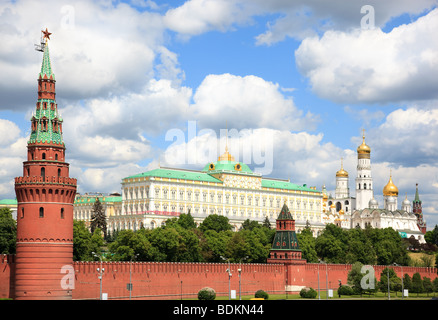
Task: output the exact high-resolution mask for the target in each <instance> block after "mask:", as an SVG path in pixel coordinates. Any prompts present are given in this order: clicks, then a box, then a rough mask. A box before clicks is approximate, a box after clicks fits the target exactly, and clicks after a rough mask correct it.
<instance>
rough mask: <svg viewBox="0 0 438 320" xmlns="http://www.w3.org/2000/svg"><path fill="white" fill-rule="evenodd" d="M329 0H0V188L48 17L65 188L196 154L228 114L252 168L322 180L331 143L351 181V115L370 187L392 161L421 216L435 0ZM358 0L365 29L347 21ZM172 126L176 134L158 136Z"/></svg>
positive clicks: (427, 171) (185, 163) (435, 203)
mask: <svg viewBox="0 0 438 320" xmlns="http://www.w3.org/2000/svg"><path fill="white" fill-rule="evenodd" d="M330 3H331V5H330V6H329V5H327V2H326V1H323V0H312V1H302V0H296V1H286V0H276V1H269V2H266V1H249V0H239V1H226V0H223V1H218V0H189V1H156V2H154V1H141V0H136V1H123V2H118V1H74V2H71V1H44V2H43V1H26V0H23V1H12V2H8V1H4V2H2V3H1V4H0V18H1V21H2V23H1V24H0V38H1V39H2V43H3V45H2V47H1V48H0V69H1V70H2V73H3V75H4V76H3V77H2V79H1V80H0V95H1V96H2V98H3V99H2V102H0V137H1V138H0V151H1V155H0V163H1V164H2V169H1V170H0V198H13V197H14V196H15V195H14V188H13V178H14V177H15V176H19V175H21V171H22V161H24V160H25V155H26V141H27V137H28V135H29V127H30V123H29V121H28V119H29V118H30V115H31V113H32V111H33V108H34V106H35V101H36V75H37V73H38V72H39V68H40V65H41V58H42V57H41V54H40V53H39V52H36V51H34V49H33V44H34V43H37V42H38V41H39V37H40V30H41V29H43V28H46V27H47V28H48V29H49V31H51V32H53V35H52V37H51V41H50V42H49V46H50V53H51V60H52V65H53V68H54V72H55V74H56V78H57V102H58V107H59V109H60V111H61V113H62V115H63V118H64V121H65V122H64V140H65V142H66V146H67V161H69V162H70V164H71V173H70V175H71V176H73V177H76V178H77V179H78V183H79V192H81V193H84V192H114V191H119V192H120V181H121V179H122V178H123V177H125V176H128V175H132V174H136V173H138V172H142V171H147V170H150V169H153V168H155V167H157V166H158V165H162V166H170V167H187V168H194V169H202V168H203V167H204V165H205V164H206V163H208V162H210V161H214V160H215V159H216V157H217V153H221V152H223V143H224V139H222V140H219V139H218V138H219V137H220V130H221V129H222V130H224V129H226V128H228V129H230V130H231V129H234V130H236V132H238V133H239V134H240V136H239V137H238V138H236V139H233V138H230V145H231V150H232V152H234V155H235V156H236V157H238V158H240V159H241V160H242V159H243V157H246V158H245V159H249V161H248V163H247V164H248V165H250V167H252V168H255V169H257V167H258V165H260V163H256V162H257V160H256V154H255V150H256V149H257V147H258V146H260V145H262V146H268V148H267V149H266V150H265V152H267V153H270V155H271V157H272V164H269V165H266V163H267V162H266V159H265V166H264V169H263V170H264V172H263V173H264V174H265V175H269V176H271V177H277V178H286V179H287V178H290V179H291V181H292V182H295V183H299V184H304V183H306V184H307V185H312V186H316V187H317V188H318V189H321V187H322V185H326V186H327V189H328V190H329V192H332V193H334V188H335V173H336V171H337V170H339V168H340V158H341V157H343V158H344V168H345V169H346V170H347V171H348V172H349V176H350V191H351V193H352V194H353V195H354V185H355V184H354V178H355V175H356V159H357V157H356V148H357V146H358V145H359V144H360V142H361V132H362V129H365V132H366V141H367V143H368V144H369V145H370V147H371V149H372V155H371V161H372V166H373V167H372V174H373V177H374V185H375V189H374V193H375V196H376V198H377V200H378V201H379V202H380V203H381V204H382V200H383V199H382V195H381V194H382V189H383V187H384V185H385V184H386V183H387V181H388V180H389V172H390V170H392V175H393V180H394V183H395V184H396V185H397V186H398V188H399V204H401V202H402V200H403V199H404V197H405V196H406V195H407V197H408V199H411V200H412V199H413V196H414V193H415V183H419V188H420V196H421V199H422V200H423V207H424V212H425V217H426V220H427V221H428V227H429V228H430V227H432V228H433V226H434V225H435V224H437V223H438V218H437V216H438V199H437V188H438V169H437V160H436V159H437V156H438V154H437V153H438V152H437V148H436V146H435V144H436V143H435V141H437V138H438V132H437V130H436V127H437V126H436V125H437V122H438V110H437V107H436V106H437V98H438V78H437V77H436V74H438V73H437V72H438V40H437V37H436V34H435V30H436V27H438V23H437V21H438V10H437V9H436V7H437V3H438V2H437V1H436V0H422V1H415V2H413V1H395V0H394V1H385V2H383V3H382V2H381V1H377V0H376V1H367V2H362V1H358V0H355V1H341V0H335V1H333V2H330ZM364 5H371V6H372V8H373V9H374V16H373V17H374V28H371V29H366V28H364V27H363V25H362V24H361V22H362V19H363V17H364V16H365V15H366V14H364V13H361V12H360V10H361V8H362V6H364ZM35 13H38V14H35ZM190 121H192V122H191V123H195V124H196V128H197V133H196V135H195V136H191V137H189V134H188V131H189V128H188V127H189V122H190ZM174 132H182V133H183V135H184V140H183V141H176V140H172V139H171V140H170V141H169V139H167V140H168V141H166V135H167V136H169V135H170V136H171V135H172V133H174ZM211 146H217V148H211ZM244 147H247V148H249V150H250V154H249V155H248V154H246V155H245V151H242V148H244ZM213 149H215V150H213ZM206 150H207V151H208V152H206ZM212 150H213V151H214V152H210V151H212ZM246 150H247V151H246V152H248V149H246ZM251 152H252V153H251ZM265 156H266V154H265ZM190 159H191V160H193V159H196V161H189V160H190ZM259 162H260V161H259Z"/></svg>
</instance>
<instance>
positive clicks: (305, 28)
mask: <svg viewBox="0 0 438 320" xmlns="http://www.w3.org/2000/svg"><path fill="white" fill-rule="evenodd" d="M366 4H367V5H370V6H372V7H373V8H374V12H375V16H374V23H375V26H376V27H383V26H384V25H385V24H386V23H388V22H389V21H391V19H392V18H394V17H398V16H400V15H402V14H404V13H408V14H411V15H416V14H420V13H422V12H424V10H427V9H430V8H432V7H433V6H434V5H436V1H434V0H419V1H409V0H402V1H400V0H388V1H384V2H382V1H378V0H370V1H367V3H366ZM363 5H364V3H363V2H362V1H358V0H353V1H344V0H334V1H330V3H328V2H327V1H325V0H311V1H309V0H297V1H289V0H275V1H262V0H239V1H229V0H225V1H218V0H189V1H186V2H184V3H183V4H182V5H180V6H178V7H176V8H172V9H169V10H168V11H167V12H166V14H165V17H164V23H165V25H166V27H167V28H169V29H170V30H173V31H176V32H178V33H179V34H180V35H184V36H186V37H190V36H194V35H199V34H201V33H204V32H208V31H212V30H219V31H228V30H232V29H233V28H234V27H235V26H238V25H246V24H249V23H255V22H254V20H255V19H256V18H257V16H266V15H272V17H273V18H272V20H271V21H269V22H268V23H267V25H266V31H264V32H263V33H261V34H259V35H258V36H257V37H256V39H255V40H256V43H257V44H259V45H272V44H274V43H276V42H279V41H282V40H284V39H285V38H287V37H290V38H295V39H298V40H302V39H304V38H306V37H309V36H314V35H317V34H320V33H323V32H325V31H328V30H343V31H345V30H348V29H351V28H357V27H360V25H361V19H362V18H363V16H364V13H361V8H362V6H363Z"/></svg>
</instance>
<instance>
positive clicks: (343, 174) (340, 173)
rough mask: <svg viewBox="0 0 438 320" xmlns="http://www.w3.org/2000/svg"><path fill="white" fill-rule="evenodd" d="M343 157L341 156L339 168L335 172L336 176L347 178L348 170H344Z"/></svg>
mask: <svg viewBox="0 0 438 320" xmlns="http://www.w3.org/2000/svg"><path fill="white" fill-rule="evenodd" d="M342 160H343V159H342V158H341V170H339V171H337V172H336V177H343V178H348V172H347V171H345V170H344V165H343V161H342Z"/></svg>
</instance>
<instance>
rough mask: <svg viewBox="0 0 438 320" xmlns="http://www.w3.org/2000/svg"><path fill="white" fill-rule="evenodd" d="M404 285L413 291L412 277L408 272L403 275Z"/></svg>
mask: <svg viewBox="0 0 438 320" xmlns="http://www.w3.org/2000/svg"><path fill="white" fill-rule="evenodd" d="M403 287H404V289H406V290H408V291H409V292H411V291H412V279H411V277H410V276H409V275H408V274H407V273H405V275H404V276H403Z"/></svg>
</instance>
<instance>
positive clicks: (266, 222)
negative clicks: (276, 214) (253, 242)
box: [263, 216, 271, 229]
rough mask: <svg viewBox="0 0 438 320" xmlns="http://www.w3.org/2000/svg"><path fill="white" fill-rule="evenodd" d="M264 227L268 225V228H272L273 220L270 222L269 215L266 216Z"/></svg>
mask: <svg viewBox="0 0 438 320" xmlns="http://www.w3.org/2000/svg"><path fill="white" fill-rule="evenodd" d="M263 227H266V228H268V229H271V222H269V218H268V216H266V217H265V220H263Z"/></svg>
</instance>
